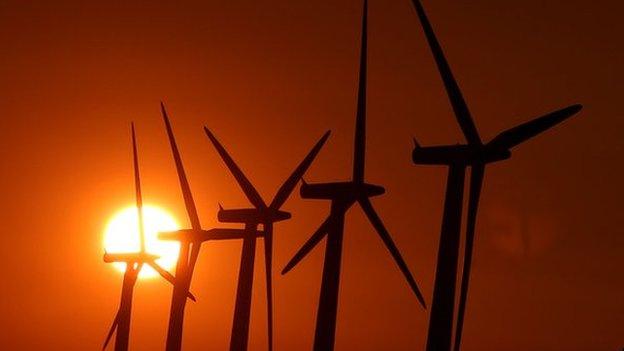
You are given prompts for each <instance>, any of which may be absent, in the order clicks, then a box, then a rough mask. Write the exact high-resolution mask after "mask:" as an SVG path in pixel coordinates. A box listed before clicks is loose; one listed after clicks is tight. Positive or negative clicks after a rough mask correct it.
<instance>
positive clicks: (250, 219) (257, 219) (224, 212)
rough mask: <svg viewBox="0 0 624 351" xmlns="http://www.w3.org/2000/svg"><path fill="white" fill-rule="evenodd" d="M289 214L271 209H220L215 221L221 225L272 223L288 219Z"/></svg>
mask: <svg viewBox="0 0 624 351" xmlns="http://www.w3.org/2000/svg"><path fill="white" fill-rule="evenodd" d="M290 217H291V215H290V213H289V212H285V211H280V210H278V209H274V208H271V207H265V208H236V209H223V208H220V209H219V212H218V214H217V219H218V220H219V222H222V223H274V222H279V221H284V220H287V219H290Z"/></svg>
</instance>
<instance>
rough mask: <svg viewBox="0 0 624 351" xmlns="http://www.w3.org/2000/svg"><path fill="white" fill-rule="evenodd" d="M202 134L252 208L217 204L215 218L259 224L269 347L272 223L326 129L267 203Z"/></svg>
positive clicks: (222, 151) (217, 145)
mask: <svg viewBox="0 0 624 351" xmlns="http://www.w3.org/2000/svg"><path fill="white" fill-rule="evenodd" d="M204 130H205V132H206V135H207V136H208V138H209V139H210V141H211V142H212V144H213V145H214V147H215V149H216V150H217V152H218V153H219V155H220V156H221V158H222V159H223V162H224V163H225V164H226V166H227V167H228V169H229V170H230V172H231V173H232V175H233V176H234V178H235V179H236V181H237V182H238V184H239V186H240V187H241V189H242V190H243V193H244V194H245V196H246V197H247V198H248V199H249V201H250V202H251V204H252V205H253V206H255V207H254V208H243V209H224V208H223V207H222V206H221V205H219V213H218V215H217V218H218V219H219V221H220V222H225V223H243V224H245V225H246V226H247V227H250V228H256V227H257V226H258V225H259V224H262V225H263V229H264V230H263V233H262V237H263V238H264V250H265V251H264V254H265V273H266V288H267V310H268V313H267V319H268V322H267V323H268V341H269V349H270V350H272V349H273V288H272V286H273V283H272V282H273V278H272V271H273V263H272V262H273V223H275V222H278V221H283V220H286V219H289V218H290V217H291V215H290V213H288V212H285V211H281V210H280V208H281V206H282V205H283V204H284V203H285V202H286V200H287V199H288V197H289V196H290V194H291V193H292V191H293V189H294V188H295V186H296V185H297V183H298V182H299V180H300V179H301V177H302V176H303V174H304V173H305V172H306V170H307V169H308V168H309V167H310V165H311V164H312V161H313V160H314V158H315V157H316V155H317V154H318V153H319V151H320V150H321V148H322V146H323V145H324V144H325V142H326V141H327V138H328V137H329V134H330V132H329V131H327V132H326V133H325V134H324V135H323V136H322V137H321V139H320V140H319V141H318V142H317V143H316V145H314V147H313V148H312V150H310V152H309V153H308V154H307V155H306V157H305V158H304V159H303V161H301V163H300V164H299V165H298V166H297V168H295V170H294V171H293V172H292V174H291V175H290V176H289V177H288V179H286V181H285V182H284V183H283V184H282V186H281V187H280V188H279V190H278V191H277V193H276V195H275V197H274V198H273V200H272V201H271V203H270V204H269V205H268V206H267V205H266V202H265V201H264V200H263V199H262V196H260V194H259V193H258V191H257V190H256V188H255V187H254V186H253V185H252V184H251V182H250V181H249V179H248V178H247V177H246V176H245V174H244V173H243V171H242V170H241V169H240V167H239V166H238V165H237V164H236V162H235V161H234V160H233V159H232V157H231V156H230V154H229V153H228V152H227V150H226V149H225V147H223V145H222V144H221V143H220V142H219V140H218V139H217V138H216V137H215V136H214V134H213V133H212V132H211V131H210V130H209V129H208V128H206V127H204Z"/></svg>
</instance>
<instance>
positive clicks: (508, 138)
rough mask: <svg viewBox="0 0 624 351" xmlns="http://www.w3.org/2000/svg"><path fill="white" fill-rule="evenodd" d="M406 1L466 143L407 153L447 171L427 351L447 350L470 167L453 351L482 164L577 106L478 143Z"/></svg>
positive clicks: (505, 154) (447, 71)
mask: <svg viewBox="0 0 624 351" xmlns="http://www.w3.org/2000/svg"><path fill="white" fill-rule="evenodd" d="M412 2H413V4H414V7H415V9H416V13H417V15H418V19H419V20H420V24H421V26H422V29H423V31H424V33H425V36H426V38H427V42H428V44H429V48H430V50H431V52H432V54H433V57H434V59H435V62H436V65H437V67H438V71H439V73H440V76H441V77H442V81H443V82H444V87H445V89H446V93H447V95H448V98H449V100H450V103H451V105H452V107H453V111H454V114H455V118H456V119H457V122H458V124H459V126H460V128H461V130H462V132H463V134H464V136H465V138H466V140H467V142H468V143H467V144H464V145H449V146H446V145H445V146H433V147H421V146H420V145H419V144H418V142H416V140H414V143H415V149H414V151H413V154H412V159H413V161H414V163H416V164H434V165H446V166H448V167H449V170H448V178H447V185H446V198H445V201H444V214H443V218H442V229H441V234H440V244H439V249H438V261H437V267H436V276H435V285H434V291H433V301H432V306H431V316H430V321H429V332H428V337H427V350H429V351H434V350H435V351H445V350H450V348H451V338H452V334H453V317H454V307H455V288H456V286H455V284H456V279H457V271H458V261H459V260H458V258H459V242H460V230H461V218H462V203H463V199H462V197H463V192H464V183H465V170H466V167H470V192H469V199H468V219H467V225H466V245H465V252H464V262H463V272H462V279H461V292H460V301H459V307H458V316H457V326H456V331H455V345H454V350H455V351H459V348H460V345H461V336H462V329H463V322H464V315H465V308H466V298H467V293H468V282H469V278H470V269H471V265H472V251H473V247H474V235H475V226H476V219H477V208H478V205H479V196H480V194H481V187H482V183H483V176H484V172H485V166H486V164H488V163H492V162H497V161H501V160H505V159H508V158H509V157H511V149H512V148H513V147H515V146H517V145H518V144H521V143H522V142H524V141H526V140H528V139H530V138H532V137H534V136H536V135H537V134H540V133H542V132H544V131H546V130H547V129H550V128H552V127H554V126H555V125H557V124H559V123H561V122H563V121H564V120H566V119H567V118H569V117H571V116H573V115H574V114H576V113H577V112H579V111H580V110H581V108H582V107H581V105H572V106H569V107H566V108H564V109H561V110H558V111H555V112H552V113H549V114H546V115H544V116H541V117H538V118H535V119H533V120H531V121H529V122H527V123H524V124H521V125H519V126H517V127H514V128H511V129H508V130H506V131H504V132H502V133H500V134H498V135H497V136H496V137H494V138H493V139H492V140H491V141H490V142H488V143H486V144H484V143H483V142H482V141H481V137H480V136H479V133H478V132H477V128H476V127H475V124H474V121H473V119H472V117H471V114H470V111H469V109H468V105H467V104H466V102H465V100H464V98H463V96H462V93H461V90H460V89H459V86H458V84H457V81H456V80H455V78H454V76H453V73H452V71H451V68H450V66H449V64H448V62H447V60H446V58H445V56H444V53H443V51H442V47H441V46H440V43H439V42H438V39H437V38H436V36H435V33H434V31H433V28H432V26H431V24H430V22H429V20H428V18H427V15H426V13H425V10H424V8H423V6H422V4H421V3H420V1H419V0H412Z"/></svg>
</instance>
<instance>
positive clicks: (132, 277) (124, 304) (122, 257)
mask: <svg viewBox="0 0 624 351" xmlns="http://www.w3.org/2000/svg"><path fill="white" fill-rule="evenodd" d="M131 130H132V151H133V156H134V184H135V189H136V207H137V213H138V218H139V221H138V222H139V243H140V248H139V252H130V253H108V252H105V253H104V262H106V263H112V262H123V263H125V264H126V271H125V273H124V279H123V285H122V288H121V302H120V304H119V310H118V311H117V315H115V319H114V320H113V324H112V325H111V327H110V329H109V331H108V334H107V336H106V340H105V341H104V347H103V349H105V348H106V346H107V345H108V342H109V341H110V339H111V337H112V336H113V333H114V332H115V330H117V337H116V338H115V350H116V351H121V350H127V349H128V340H129V337H130V315H131V311H132V294H133V291H134V285H135V283H136V280H137V277H138V275H139V273H140V272H141V269H142V268H143V265H144V264H147V265H148V266H150V267H152V268H153V269H154V270H155V271H156V272H158V274H160V275H161V276H162V277H163V278H165V279H166V280H167V281H168V282H170V283H171V284H174V285H175V278H174V277H173V275H171V273H169V272H168V271H167V270H166V269H164V268H162V267H161V266H160V265H158V263H156V260H157V259H158V258H159V257H158V256H156V255H152V254H150V253H148V252H147V251H146V249H145V228H144V223H143V198H142V196H141V179H140V176H139V159H138V154H137V146H136V137H135V133H134V123H132V124H131ZM186 297H188V298H190V299H191V300H193V301H195V297H194V296H193V295H192V294H191V293H190V292H187V294H186Z"/></svg>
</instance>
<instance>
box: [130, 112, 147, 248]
mask: <svg viewBox="0 0 624 351" xmlns="http://www.w3.org/2000/svg"><path fill="white" fill-rule="evenodd" d="M131 129H132V153H133V156H134V188H135V190H136V207H137V213H138V216H139V242H140V244H141V252H145V228H144V224H143V196H142V195H141V176H140V174H139V154H138V152H137V143H136V135H135V132H134V122H133V123H132V124H131Z"/></svg>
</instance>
